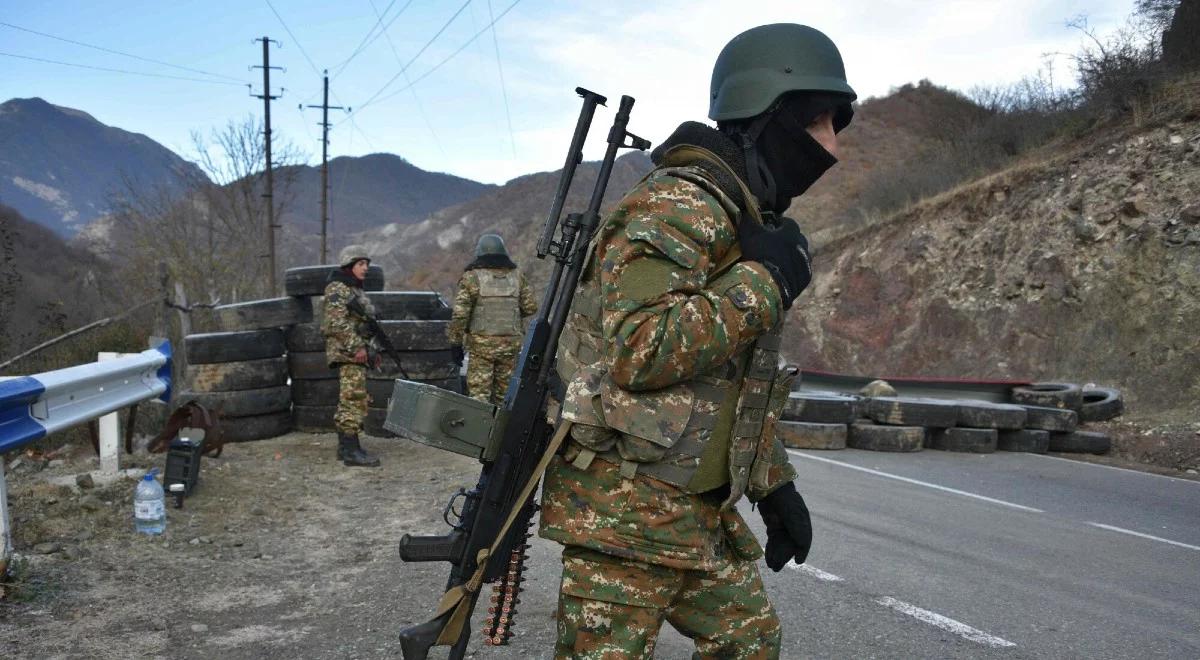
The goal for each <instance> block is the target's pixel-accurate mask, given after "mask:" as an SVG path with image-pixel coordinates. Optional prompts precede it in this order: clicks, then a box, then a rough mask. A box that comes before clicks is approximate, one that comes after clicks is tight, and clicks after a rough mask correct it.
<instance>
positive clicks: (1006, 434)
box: [996, 429, 1050, 454]
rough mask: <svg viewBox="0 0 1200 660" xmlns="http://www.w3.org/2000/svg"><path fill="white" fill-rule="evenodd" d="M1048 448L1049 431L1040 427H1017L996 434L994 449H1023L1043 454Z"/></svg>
mask: <svg viewBox="0 0 1200 660" xmlns="http://www.w3.org/2000/svg"><path fill="white" fill-rule="evenodd" d="M1049 448H1050V432H1049V431H1043V430H1041V429H1019V430H1015V431H1000V432H999V433H998V434H997V436H996V449H998V450H1000V451H1023V452H1029V453H1032V454H1044V453H1046V450H1047V449H1049Z"/></svg>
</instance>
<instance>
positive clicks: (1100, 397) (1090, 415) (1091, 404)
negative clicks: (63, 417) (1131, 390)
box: [1079, 387, 1125, 422]
mask: <svg viewBox="0 0 1200 660" xmlns="http://www.w3.org/2000/svg"><path fill="white" fill-rule="evenodd" d="M1123 412H1125V400H1124V399H1123V398H1122V397H1121V391H1120V390H1118V389H1115V388H1112V387H1085V388H1083V405H1082V406H1080V408H1079V421H1081V422H1103V421H1105V420H1109V419H1112V418H1114V417H1118V416H1120V414H1121V413H1123Z"/></svg>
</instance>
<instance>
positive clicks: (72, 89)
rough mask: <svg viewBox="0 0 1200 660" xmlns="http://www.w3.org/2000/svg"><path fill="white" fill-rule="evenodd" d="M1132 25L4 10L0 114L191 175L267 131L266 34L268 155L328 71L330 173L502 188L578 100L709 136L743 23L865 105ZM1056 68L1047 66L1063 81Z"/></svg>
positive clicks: (466, 10) (760, 9)
mask: <svg viewBox="0 0 1200 660" xmlns="http://www.w3.org/2000/svg"><path fill="white" fill-rule="evenodd" d="M1132 8H1133V0H1091V1H1084V0H994V1H993V0H955V1H951V0H946V1H943V0H928V1H917V0H841V1H840V2H828V3H814V2H804V1H801V0H760V1H756V0H605V1H600V0H588V1H584V0H559V1H557V2H556V1H553V0H516V3H515V4H514V1H513V0H395V1H393V0H344V1H343V2H340V3H329V2H317V1H315V0H270V1H269V2H268V1H267V0H244V1H240V2H234V1H229V0H226V1H202V0H179V1H173V2H163V1H162V0H156V1H154V2H150V1H143V0H122V1H120V2H118V1H116V0H90V1H80V0H73V1H63V2H37V3H35V2H27V1H25V0H0V22H2V23H5V24H8V25H0V67H2V68H0V72H2V73H0V100H4V99H8V98H12V97H32V96H40V97H42V98H44V99H46V100H47V101H50V102H51V103H55V104H57V105H64V106H69V107H73V108H78V109H81V110H84V111H86V112H89V113H91V114H92V115H93V116H95V117H96V118H97V119H98V120H100V121H102V122H104V123H106V124H110V125H114V126H118V127H121V128H124V129H126V130H131V131H135V132H139V133H144V134H146V135H148V136H150V137H151V138H153V139H155V140H157V141H159V142H161V143H163V144H164V145H166V146H167V147H169V148H171V149H173V150H175V151H176V152H178V153H180V154H182V155H184V156H185V157H186V156H189V155H190V154H191V153H193V151H192V148H191V140H190V137H189V135H190V133H191V132H192V131H195V130H199V131H202V132H207V131H210V130H211V129H212V128H214V127H216V126H220V125H223V124H225V123H226V122H227V121H229V120H231V119H238V118H241V117H244V116H246V115H248V114H254V115H256V116H258V115H261V113H262V102H261V101H258V100H256V99H253V98H250V96H249V93H248V91H247V89H246V87H245V84H244V83H247V82H249V83H252V84H253V89H254V92H255V93H258V92H259V91H260V90H261V87H262V75H261V72H260V71H258V70H253V71H251V70H248V69H247V67H248V65H252V64H259V63H261V56H262V51H261V46H260V45H259V44H257V43H254V42H253V41H252V40H253V39H254V38H256V37H259V36H262V35H269V36H270V37H271V38H272V39H278V40H279V41H281V42H282V47H280V48H274V47H273V48H272V49H271V63H272V65H280V66H284V67H286V69H287V71H286V72H273V75H272V79H271V83H272V88H273V90H272V91H273V93H278V88H279V87H283V88H285V90H286V91H284V92H283V97H282V98H281V99H279V100H278V101H276V102H275V103H274V105H273V110H272V122H273V124H274V128H275V131H276V139H278V140H288V141H291V142H292V143H294V144H295V145H296V146H298V147H300V148H301V149H302V150H303V151H304V152H305V153H306V155H307V156H308V159H309V162H310V163H318V162H319V161H320V144H319V142H318V138H319V135H320V128H319V127H318V126H317V125H316V122H318V121H320V111H319V110H313V109H304V110H301V109H299V108H298V107H297V106H298V105H300V104H316V103H320V90H321V79H320V76H319V74H318V71H319V70H321V69H329V70H330V73H331V76H332V78H333V82H332V84H331V89H332V90H333V95H334V96H333V98H331V103H332V104H336V105H345V106H351V107H353V108H354V113H353V115H350V120H349V121H348V120H347V119H346V118H347V116H348V115H347V114H346V113H343V112H341V111H332V112H331V121H332V122H334V123H336V124H337V125H336V127H335V128H334V130H333V131H332V133H331V138H330V139H331V145H330V155H331V157H334V156H339V155H362V154H366V153H372V152H378V151H386V152H391V153H395V154H399V155H401V156H403V157H405V158H406V159H408V160H409V161H411V162H412V163H414V164H415V165H417V166H418V167H421V168H423V169H426V170H432V171H441V172H449V173H452V174H457V175H460V176H464V177H469V178H471V179H475V180H478V181H485V182H488V183H503V182H504V181H507V180H508V179H511V178H513V177H515V176H519V175H522V174H527V173H530V172H536V171H543V170H553V169H557V168H558V167H561V165H562V161H563V156H564V153H565V150H566V147H567V143H568V142H569V140H570V136H571V130H572V128H573V126H574V123H575V119H576V116H577V113H578V107H579V106H578V103H577V97H576V96H575V94H574V92H573V90H574V88H575V87H576V86H584V87H587V88H589V89H592V90H594V91H596V92H599V93H601V94H605V95H607V96H608V97H609V98H610V99H611V101H610V103H609V107H610V108H615V107H616V100H617V98H618V97H620V95H622V94H629V95H631V96H633V97H635V98H636V99H637V104H636V106H635V107H634V112H633V120H632V122H631V124H630V128H631V130H632V131H633V132H635V133H638V134H640V135H642V136H643V137H646V138H648V139H650V140H652V141H654V142H658V141H659V140H661V139H663V138H664V137H665V136H666V135H667V134H669V133H670V131H671V130H672V129H673V128H674V126H675V125H676V124H678V123H679V122H680V121H682V120H685V119H696V120H702V119H704V117H705V114H706V112H707V96H708V81H709V75H710V73H711V68H712V62H713V60H714V59H715V57H716V55H717V53H718V52H719V51H720V49H721V47H722V46H723V45H724V44H725V43H726V42H727V41H728V40H729V39H730V38H731V37H733V36H734V35H736V34H737V33H739V32H741V31H743V30H745V29H748V28H750V27H753V26H755V25H759V24H763V23H774V22H797V23H805V24H808V25H812V26H813V27H816V28H818V29H820V30H822V31H824V32H825V33H826V34H828V35H829V36H830V37H832V38H833V40H834V41H835V42H836V43H837V44H838V46H839V47H840V49H841V51H842V55H843V57H844V58H845V60H846V70H847V76H848V77H849V79H850V83H851V85H853V86H854V88H855V89H856V90H857V91H858V93H859V96H860V98H866V97H871V96H881V95H884V94H887V93H888V90H889V89H891V88H893V87H897V86H899V85H902V84H904V83H906V82H916V81H918V80H921V79H922V78H928V79H930V80H932V81H933V82H935V83H937V84H940V85H944V86H948V87H951V88H955V89H959V90H964V91H965V90H968V89H970V88H971V87H973V86H975V85H980V84H983V85H996V84H1003V83H1007V82H1012V81H1015V80H1018V79H1020V78H1021V77H1022V76H1024V75H1027V74H1030V73H1033V72H1034V71H1036V70H1037V69H1038V68H1039V67H1040V66H1041V65H1042V62H1043V56H1044V55H1045V54H1047V53H1055V52H1058V53H1069V52H1074V51H1075V50H1076V49H1077V48H1078V46H1079V44H1080V42H1081V38H1080V36H1081V35H1080V34H1079V33H1078V32H1077V31H1075V30H1073V29H1070V28H1068V27H1066V25H1065V21H1066V20H1067V19H1071V18H1074V17H1076V16H1079V15H1086V16H1088V17H1089V20H1090V23H1091V25H1092V26H1093V27H1095V28H1096V29H1098V30H1099V31H1100V32H1107V31H1109V30H1112V29H1114V28H1115V27H1116V26H1118V25H1120V24H1121V23H1122V22H1123V21H1124V20H1125V18H1126V17H1127V16H1128V15H1129V14H1130V12H1131V11H1132ZM506 11H507V13H505V12H506ZM276 14H278V15H276ZM501 14H503V16H502V17H501ZM380 15H382V16H383V19H382V25H385V26H387V30H386V32H383V33H382V36H380V34H381V33H380V31H379V30H378V29H376V28H377V27H378V26H379V25H380V24H381V23H380V20H379V16H380ZM494 17H499V18H498V20H497V21H496V22H495V27H494V30H489V29H487V26H488V25H489V24H490V23H492V21H493V18H494ZM285 24H286V28H285V27H284V26H285ZM13 26H16V27H13ZM18 28H24V30H22V29H18ZM443 28H444V29H443ZM288 29H290V31H291V34H288ZM26 30H33V31H37V32H42V33H46V34H49V35H53V36H55V37H60V38H64V39H69V40H72V41H77V42H83V43H86V44H90V45H93V46H100V47H104V48H108V49H112V50H117V51H121V52H123V53H127V54H131V55H136V56H138V57H142V58H147V59H152V60H158V61H160V62H165V63H169V64H172V65H175V66H176V67H186V68H187V69H192V70H184V69H182V68H172V67H169V66H165V65H163V64H158V63H153V62H148V61H142V60H138V59H133V58H130V57H125V56H122V55H118V54H114V53H107V52H102V51H99V50H95V49H92V48H87V47H84V46H81V45H76V44H72V43H67V42H65V41H62V40H56V39H52V38H49V37H46V36H41V35H37V34H33V33H31V32H28V31H26ZM439 31H440V34H439ZM369 35H370V36H369ZM476 35H479V36H478V38H476V39H475V40H474V41H470V40H471V39H472V37H474V36H476ZM360 45H361V46H362V47H360ZM459 49H461V50H459ZM455 51H459V52H457V54H454V53H455ZM356 53H357V54H356ZM497 54H498V55H499V57H498V58H497ZM12 55H20V56H24V57H33V58H41V59H44V60H55V61H57V62H64V63H70V64H76V65H86V66H91V67H101V68H109V69H121V70H124V71H125V72H124V73H116V72H109V71H98V70H94V69H84V68H78V67H71V66H65V65H63V64H52V63H48V62H39V61H33V60H29V59H20V58H16V57H12ZM306 55H307V57H306ZM447 58H449V59H447ZM309 60H311V63H310V61H309ZM347 60H349V61H348V62H347ZM405 65H407V68H405ZM439 65H440V66H439ZM1067 66H1068V61H1067V60H1066V58H1065V57H1061V56H1060V57H1059V59H1058V65H1057V69H1056V71H1057V72H1058V74H1060V75H1061V78H1062V79H1063V82H1064V83H1068V82H1069V78H1070V75H1069V72H1068V71H1067ZM435 67H438V68H436V69H435ZM431 70H432V72H431ZM198 71H202V72H203V73H200V72H198ZM501 71H502V72H503V73H502V74H501ZM130 72H138V73H144V74H156V75H161V76H181V77H185V78H193V79H195V80H177V79H173V78H164V77H150V76H143V75H134V73H130ZM211 74H218V75H211ZM502 79H503V84H502V83H501V80H502ZM389 81H390V83H389ZM410 81H413V84H412V85H411V86H410V84H409V82H410ZM406 88H407V89H406ZM506 108H507V109H506ZM610 121H611V111H606V112H602V113H600V114H598V115H597V118H596V123H595V124H594V125H593V132H592V134H591V135H592V137H591V139H590V140H589V142H588V149H587V154H586V155H587V156H588V157H589V158H598V157H599V156H600V154H601V153H602V152H603V146H604V145H603V139H604V134H605V132H606V130H605V129H606V127H607V125H608V123H609V122H610ZM510 127H511V130H510ZM335 184H336V182H335Z"/></svg>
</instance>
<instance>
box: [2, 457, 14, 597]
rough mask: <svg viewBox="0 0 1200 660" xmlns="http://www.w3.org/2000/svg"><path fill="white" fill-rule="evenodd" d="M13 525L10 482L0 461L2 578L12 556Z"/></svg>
mask: <svg viewBox="0 0 1200 660" xmlns="http://www.w3.org/2000/svg"><path fill="white" fill-rule="evenodd" d="M12 551H13V544H12V527H11V526H10V525H9V522H8V484H7V483H6V482H5V481H4V461H0V578H2V577H4V576H6V575H8V560H9V558H10V557H12Z"/></svg>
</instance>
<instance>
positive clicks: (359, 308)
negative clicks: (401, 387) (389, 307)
mask: <svg viewBox="0 0 1200 660" xmlns="http://www.w3.org/2000/svg"><path fill="white" fill-rule="evenodd" d="M346 308H347V309H349V310H350V311H352V312H354V313H355V314H358V315H359V316H361V317H362V318H363V319H365V320H366V324H367V332H370V333H371V336H372V337H374V338H375V341H376V342H378V343H379V347H380V348H382V349H383V352H384V354H385V355H387V356H388V357H390V358H392V360H393V361H395V363H396V369H398V370H399V371H400V375H401V376H404V378H405V380H407V379H408V372H407V371H405V370H404V364H403V363H402V362H401V361H400V351H398V350H396V346H395V344H393V343H392V340H391V339H389V338H388V336H387V333H386V332H384V331H383V326H381V325H379V321H377V320H375V317H374V316H372V315H371V314H368V313H367V310H366V308H364V307H363V304H362V303H361V302H360V301H359V300H358V298H351V299H350V302H348V303H346ZM367 362H368V363H370V362H371V358H370V357H368V358H367Z"/></svg>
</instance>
